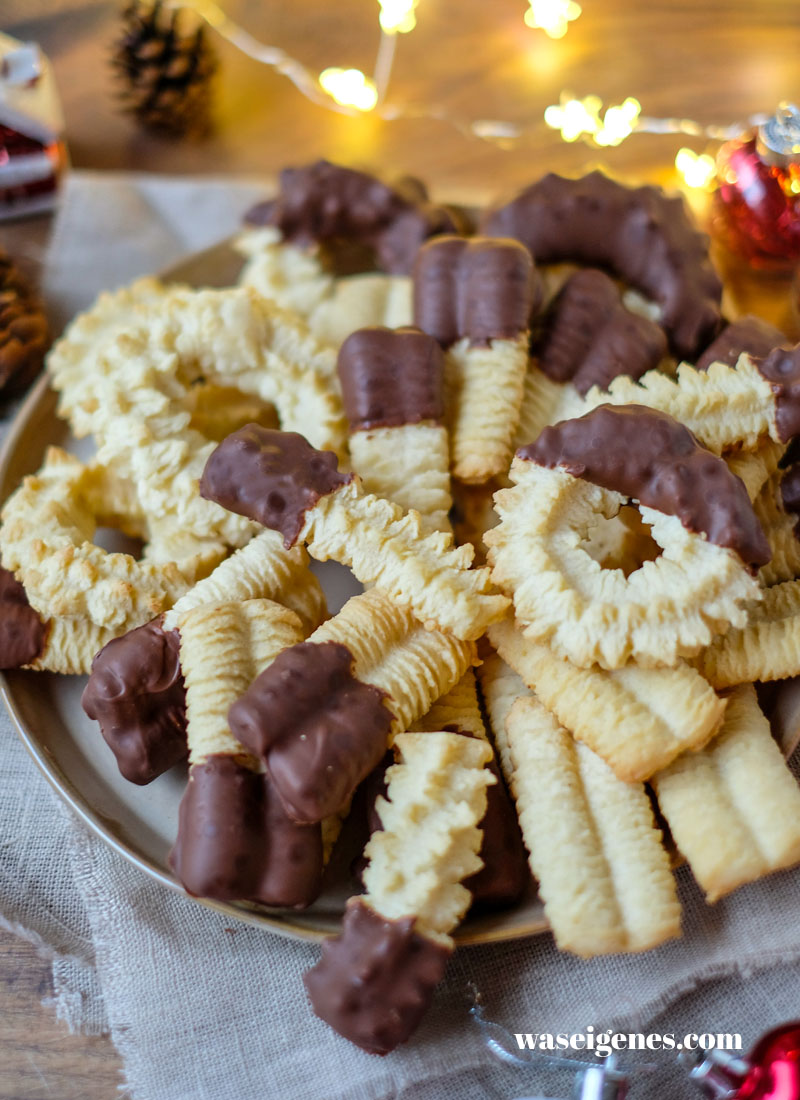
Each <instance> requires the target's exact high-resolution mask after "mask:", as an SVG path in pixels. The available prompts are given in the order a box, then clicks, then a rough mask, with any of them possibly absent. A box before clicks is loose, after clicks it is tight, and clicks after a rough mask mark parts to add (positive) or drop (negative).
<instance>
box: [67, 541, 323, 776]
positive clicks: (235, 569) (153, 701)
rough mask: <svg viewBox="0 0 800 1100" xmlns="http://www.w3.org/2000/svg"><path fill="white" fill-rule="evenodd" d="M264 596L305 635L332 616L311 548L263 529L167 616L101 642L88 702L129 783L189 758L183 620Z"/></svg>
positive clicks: (85, 695)
mask: <svg viewBox="0 0 800 1100" xmlns="http://www.w3.org/2000/svg"><path fill="white" fill-rule="evenodd" d="M257 598H263V599H268V600H274V601H275V602H277V603H280V604H285V605H286V606H287V607H289V608H290V609H291V610H293V611H294V612H296V614H297V615H298V616H299V618H300V621H301V622H302V624H303V628H304V633H310V632H311V631H312V630H313V629H314V628H315V627H316V626H318V625H319V623H320V622H321V621H322V619H323V618H324V617H325V615H326V613H327V608H326V606H325V597H324V595H323V592H322V589H321V587H320V584H319V581H318V580H317V578H316V577H315V576H314V574H313V573H312V572H311V571H310V569H309V568H308V556H307V555H306V553H305V551H304V550H303V548H302V547H294V548H292V549H291V550H287V549H286V548H285V547H284V545H283V541H282V540H281V538H280V536H279V535H277V534H276V533H275V532H274V531H263V532H262V533H261V534H260V535H257V536H256V537H255V538H254V539H252V540H251V541H250V542H249V543H248V544H247V545H246V546H244V547H242V549H241V550H237V552H236V553H235V554H233V555H232V556H231V557H230V558H227V559H226V560H225V561H224V562H222V563H221V564H220V565H218V566H217V568H216V569H215V570H214V572H213V573H211V574H210V575H209V576H208V577H206V578H204V579H203V581H201V582H199V583H198V584H196V585H194V587H193V588H191V589H190V590H189V591H188V592H187V593H186V594H185V595H184V596H182V597H181V598H180V599H179V600H178V601H177V603H176V604H175V606H174V607H172V608H171V609H170V610H169V611H168V612H167V613H166V615H164V616H163V617H159V618H157V619H154V620H152V622H149V623H147V624H145V626H142V627H139V628H137V629H136V630H132V631H129V632H128V633H127V634H124V635H122V636H121V637H119V638H114V639H113V640H109V639H108V638H106V639H104V641H101V642H99V644H98V645H97V647H96V648H95V650H94V653H95V654H96V656H95V657H94V661H93V662H92V669H91V674H90V676H89V682H88V684H87V685H86V688H85V690H84V693H83V697H82V704H83V708H84V710H85V711H86V713H87V714H88V716H89V717H90V718H93V719H96V720H97V721H98V722H99V724H100V731H101V733H102V735H103V738H104V739H105V741H106V743H107V744H108V746H109V747H110V748H111V750H112V752H113V753H114V755H115V757H116V759H117V764H118V766H119V770H120V772H121V773H122V774H123V775H124V776H125V778H126V779H129V780H130V781H131V782H132V783H140V784H141V783H149V782H151V780H153V779H155V778H156V777H157V776H159V775H161V774H162V773H163V772H165V771H166V770H167V769H168V768H171V767H172V766H173V765H174V764H177V763H178V761H180V760H182V759H183V757H184V756H185V755H186V719H185V706H184V685H183V678H182V675H181V666H180V658H179V636H178V622H179V619H180V617H181V616H182V615H185V614H186V613H187V612H189V611H191V610H193V609H194V608H199V607H202V606H203V605H204V604H212V605H214V604H220V603H229V602H235V601H240V600H252V599H257ZM104 642H107V643H108V644H105V645H104ZM101 647H103V648H101ZM90 660H91V658H90Z"/></svg>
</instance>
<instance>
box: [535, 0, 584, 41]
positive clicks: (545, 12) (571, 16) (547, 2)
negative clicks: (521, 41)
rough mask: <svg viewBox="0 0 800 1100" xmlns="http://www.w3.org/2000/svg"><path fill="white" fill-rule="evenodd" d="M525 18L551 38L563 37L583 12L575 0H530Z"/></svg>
mask: <svg viewBox="0 0 800 1100" xmlns="http://www.w3.org/2000/svg"><path fill="white" fill-rule="evenodd" d="M529 3H530V8H529V9H528V11H526V12H525V15H524V19H525V22H526V23H527V25H528V26H529V27H533V29H534V30H542V31H544V33H545V34H548V35H549V36H550V37H551V38H563V37H564V35H565V34H566V33H567V29H568V27H569V24H570V23H573V22H574V21H575V20H576V19H577V18H578V16H579V15H580V14H581V6H580V4H576V3H575V0H529Z"/></svg>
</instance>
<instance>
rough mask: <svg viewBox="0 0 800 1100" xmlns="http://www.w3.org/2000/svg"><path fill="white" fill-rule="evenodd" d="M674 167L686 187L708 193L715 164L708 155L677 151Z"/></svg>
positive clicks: (684, 150)
mask: <svg viewBox="0 0 800 1100" xmlns="http://www.w3.org/2000/svg"><path fill="white" fill-rule="evenodd" d="M675 167H676V168H677V169H678V171H679V172H680V174H681V176H682V177H683V182H684V183H685V184H686V186H687V187H697V188H700V189H701V190H704V191H710V190H711V185H712V183H713V181H714V176H715V175H716V163H715V161H714V158H713V157H710V156H709V155H708V153H700V154H699V155H698V154H697V153H695V152H694V151H693V150H692V149H685V148H684V149H679V150H678V152H677V155H676V157H675Z"/></svg>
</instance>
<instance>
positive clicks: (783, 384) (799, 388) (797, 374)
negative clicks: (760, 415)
mask: <svg viewBox="0 0 800 1100" xmlns="http://www.w3.org/2000/svg"><path fill="white" fill-rule="evenodd" d="M753 362H754V363H755V365H756V367H757V369H758V371H759V373H760V374H761V375H762V377H764V378H766V380H767V381H768V382H769V384H770V387H771V388H772V392H773V393H774V394H775V425H776V427H777V429H778V436H779V438H780V440H781V442H782V443H788V442H789V441H790V440H791V439H794V437H795V436H796V435H800V344H795V346H794V347H793V348H786V347H780V348H773V349H772V351H771V352H770V353H769V355H767V356H766V357H765V358H764V359H754V360H753Z"/></svg>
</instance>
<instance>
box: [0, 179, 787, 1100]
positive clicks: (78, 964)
mask: <svg viewBox="0 0 800 1100" xmlns="http://www.w3.org/2000/svg"><path fill="white" fill-rule="evenodd" d="M260 194H261V189H260V188H259V187H258V186H257V184H255V183H235V184H234V183H231V182H229V181H224V182H223V181H203V182H195V181H191V182H190V181H185V180H179V179H159V178H156V177H152V176H148V177H141V178H138V177H129V176H126V177H115V176H108V175H105V176H102V177H101V176H95V175H87V174H81V173H75V174H74V175H73V176H72V178H71V180H70V182H69V186H68V189H67V192H66V196H65V199H64V203H63V206H62V209H61V213H60V216H59V219H58V222H57V225H56V229H55V233H54V237H53V240H52V245H51V249H50V252H49V255H48V257H47V259H46V265H45V271H46V278H45V286H46V291H47V294H48V296H49V299H50V301H51V304H52V305H53V307H54V308H55V309H56V310H57V311H60V312H61V313H62V314H69V313H71V312H72V311H74V310H75V309H77V308H80V307H81V306H83V305H85V304H86V303H88V302H89V301H90V300H91V299H92V298H93V297H94V294H95V293H96V291H98V290H99V289H101V288H102V287H111V286H114V285H117V284H119V283H121V282H124V281H126V280H128V279H130V278H132V277H133V276H135V275H138V274H140V273H143V272H149V271H154V270H157V269H159V268H160V267H162V266H164V265H165V264H168V263H170V262H172V261H173V260H175V259H176V258H178V257H180V256H181V255H182V254H185V253H186V252H189V251H192V250H194V249H198V248H202V247H204V246H206V245H207V244H209V243H211V242H213V241H215V240H216V239H218V238H220V237H223V236H225V235H226V234H228V233H230V232H231V231H232V230H233V229H234V228H235V226H236V224H237V220H238V218H239V216H240V214H241V212H242V211H243V210H244V209H245V208H246V207H247V205H248V204H249V203H250V202H251V201H252V200H253V199H254V198H255V197H256V196H258V195H260ZM0 740H1V741H2V750H1V751H0V790H1V792H2V793H1V797H0V912H1V913H2V917H0V920H2V922H3V924H4V925H5V926H6V927H8V928H10V929H12V930H14V931H16V932H18V933H19V934H20V935H21V936H24V937H25V938H26V939H28V940H30V941H32V942H33V943H35V944H36V945H37V946H38V948H39V950H40V951H41V952H42V953H43V954H44V955H46V956H47V957H48V958H51V959H52V961H53V977H54V988H55V995H54V998H53V1000H54V1004H55V1010H56V1011H57V1013H58V1014H59V1016H60V1017H61V1018H63V1019H64V1020H65V1022H66V1024H67V1025H68V1026H69V1027H71V1028H73V1029H79V1030H84V1031H88V1032H92V1033H98V1032H100V1031H106V1030H107V1031H109V1032H110V1034H111V1038H112V1039H113V1041H114V1043H115V1044H116V1046H117V1047H118V1049H119V1051H120V1053H121V1055H122V1057H123V1059H124V1062H125V1073H126V1078H127V1080H126V1083H127V1086H128V1088H129V1089H130V1093H131V1095H132V1096H133V1097H134V1100H250V1098H252V1100H256V1098H258V1100H265V1098H272V1097H281V1098H283V1100H334V1098H336V1100H339V1098H341V1100H377V1098H379V1097H398V1096H401V1097H415V1098H419V1100H449V1098H451V1097H452V1098H456V1097H458V1098H459V1100H477V1098H479V1097H480V1098H486V1097H516V1096H522V1095H523V1094H525V1095H529V1096H534V1095H535V1096H539V1095H543V1094H544V1095H547V1096H555V1097H564V1096H568V1095H569V1094H570V1092H571V1087H572V1079H571V1074H570V1073H564V1072H560V1073H555V1074H553V1073H549V1074H546V1073H543V1072H541V1071H538V1070H537V1071H535V1072H533V1071H529V1070H517V1069H513V1068H507V1067H504V1066H502V1065H498V1064H497V1063H496V1062H495V1061H494V1059H493V1058H492V1057H491V1055H489V1054H488V1053H487V1052H486V1051H485V1049H484V1047H483V1044H482V1042H481V1041H480V1038H479V1036H478V1034H477V1032H476V1030H475V1027H474V1025H473V1024H472V1023H471V1021H470V1020H469V1018H468V1015H467V1012H466V1007H465V1000H464V992H465V988H466V986H467V984H468V982H474V983H475V984H476V985H477V986H478V987H479V988H480V990H481V991H482V993H483V996H484V1000H485V1003H486V1010H487V1015H488V1016H490V1017H491V1018H492V1019H494V1020H497V1021H499V1022H500V1023H502V1024H504V1025H505V1026H507V1027H509V1028H510V1029H511V1030H512V1031H537V1032H541V1031H553V1032H556V1031H572V1030H584V1029H585V1028H586V1027H587V1025H589V1024H593V1025H595V1026H596V1027H602V1028H604V1029H606V1028H609V1027H619V1028H624V1029H627V1028H634V1029H636V1030H642V1029H645V1030H653V1031H660V1032H667V1031H669V1032H674V1033H676V1034H679V1035H683V1034H685V1033H686V1032H688V1031H697V1032H704V1031H713V1032H739V1033H741V1034H742V1036H743V1039H744V1043H745V1049H747V1047H748V1046H749V1045H750V1044H751V1043H752V1042H753V1041H754V1039H755V1038H756V1037H757V1036H758V1035H759V1034H761V1033H762V1032H763V1031H764V1030H766V1029H767V1028H768V1027H770V1026H772V1025H775V1024H778V1023H780V1022H782V1021H784V1020H788V1019H791V1018H793V1017H796V1016H800V965H798V960H800V919H799V918H800V871H797V872H790V873H786V874H781V875H776V876H774V877H772V878H770V879H768V880H766V881H764V882H762V883H758V884H755V885H754V886H752V887H748V888H745V889H743V890H740V891H738V892H737V893H736V894H735V895H733V897H731V898H728V899H727V900H724V901H722V902H720V903H719V904H717V905H716V906H714V907H713V908H709V907H707V906H705V905H704V903H703V901H702V898H701V897H700V895H699V892H698V890H697V889H696V888H695V887H694V885H693V883H692V881H691V876H689V875H688V874H686V873H685V872H679V879H680V884H681V893H682V897H683V903H684V937H683V939H682V940H681V941H680V942H677V943H675V944H671V945H668V946H666V947H663V948H661V949H659V950H657V951H651V952H649V953H647V954H645V955H642V956H638V957H622V956H615V957H611V958H604V959H598V960H594V961H591V962H581V961H579V960H577V959H574V958H571V957H569V956H566V955H560V954H559V953H558V952H557V951H556V950H555V948H554V946H553V943H552V940H551V938H550V937H549V936H540V937H538V938H536V939H531V940H525V941H519V942H516V943H508V944H502V945H498V946H494V947H473V948H467V949H464V950H462V951H460V952H458V953H457V955H456V956H455V957H454V959H453V961H452V964H451V966H450V969H449V972H448V976H447V980H446V981H445V982H444V983H443V985H442V987H441V989H440V990H439V992H438V994H437V996H436V1000H435V1003H434V1005H433V1008H432V1009H431V1011H430V1013H429V1014H428V1016H427V1018H426V1019H425V1021H424V1022H423V1024H422V1026H421V1028H420V1029H419V1032H418V1033H417V1034H416V1036H415V1037H414V1039H413V1041H412V1042H411V1043H410V1044H408V1046H407V1047H405V1048H404V1049H401V1050H399V1051H397V1052H396V1053H394V1054H392V1055H390V1056H389V1057H387V1058H383V1059H381V1058H374V1057H371V1056H369V1055H367V1054H364V1053H362V1052H361V1051H359V1050H357V1049H356V1048H354V1047H352V1046H350V1044H348V1043H346V1042H345V1041H344V1040H343V1039H340V1038H339V1037H338V1036H337V1035H335V1034H334V1033H333V1032H332V1031H330V1030H329V1029H328V1028H327V1027H326V1026H325V1025H324V1024H322V1023H321V1022H320V1021H319V1020H317V1019H316V1018H315V1017H314V1016H313V1015H312V1014H311V1012H310V1010H309V1007H308V1004H307V1002H306V998H305V994H304V991H303V986H302V983H301V975H302V973H303V971H304V970H306V969H307V968H308V967H309V966H310V965H311V964H312V963H313V962H314V961H315V959H316V958H317V955H318V949H317V948H316V947H315V946H312V945H307V944H303V943H296V942H292V941H289V940H284V939H282V938H280V937H278V936H275V935H273V934H271V933H269V932H266V931H261V930H259V929H256V928H252V927H248V926H246V925H237V926H236V927H231V921H230V918H226V917H224V916H221V915H218V914H216V913H214V912H211V911H209V910H207V909H205V908H203V907H202V906H200V905H198V904H196V903H195V902H192V901H191V900H190V899H188V898H183V897H180V896H177V895H175V894H173V893H171V892H168V891H167V890H166V889H164V888H162V887H160V886H159V885H157V884H155V883H153V882H151V881H150V879H148V878H147V877H146V876H145V875H144V874H143V873H142V872H140V871H138V870H136V869H135V868H133V867H131V866H129V865H128V864H127V863H126V862H125V861H124V860H123V859H122V858H120V857H119V856H118V855H116V854H115V853H114V852H113V851H111V850H110V849H109V848H108V847H107V846H106V845H105V844H104V842H103V841H101V840H99V839H97V838H96V837H95V836H94V835H92V834H90V833H88V832H87V831H85V829H84V828H83V827H81V826H79V825H78V824H77V823H76V822H75V821H73V820H72V818H71V816H70V815H69V812H68V811H67V810H66V809H64V808H63V807H62V805H61V803H60V802H59V800H58V798H57V797H56V796H55V795H54V794H53V793H52V792H51V790H50V788H49V786H48V784H47V783H46V782H45V780H44V779H43V778H42V777H41V776H40V775H39V773H38V771H37V769H36V767H35V765H34V764H33V763H32V762H31V760H30V759H29V757H28V756H27V754H26V752H25V749H24V748H23V746H22V745H21V743H20V742H19V741H18V740H17V738H16V736H15V734H14V732H13V730H12V727H11V725H10V722H9V721H8V719H7V717H6V715H5V714H4V713H3V714H2V715H0ZM98 751H99V752H102V751H106V750H105V748H104V747H100V746H99V747H98ZM649 1057H650V1059H651V1060H652V1059H653V1056H652V1055H650V1056H649ZM655 1060H656V1061H658V1062H659V1063H660V1068H659V1069H658V1070H657V1071H656V1072H655V1073H653V1074H651V1075H648V1076H644V1075H642V1076H635V1077H634V1078H633V1081H632V1092H631V1095H632V1097H633V1100H636V1098H637V1097H641V1098H645V1097H649V1098H652V1100H655V1098H658V1100H668V1098H673V1097H674V1098H682V1097H689V1096H694V1095H696V1093H695V1091H694V1088H693V1087H692V1086H691V1085H690V1084H689V1083H688V1082H687V1081H686V1079H685V1076H684V1074H683V1071H682V1070H679V1069H678V1068H677V1066H676V1064H675V1061H674V1059H673V1057H672V1056H668V1055H666V1054H665V1055H663V1056H660V1057H656V1059H655ZM627 1061H628V1062H633V1063H636V1062H637V1061H641V1057H639V1058H638V1059H637V1057H634V1056H631V1057H629V1058H628V1059H627Z"/></svg>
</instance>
